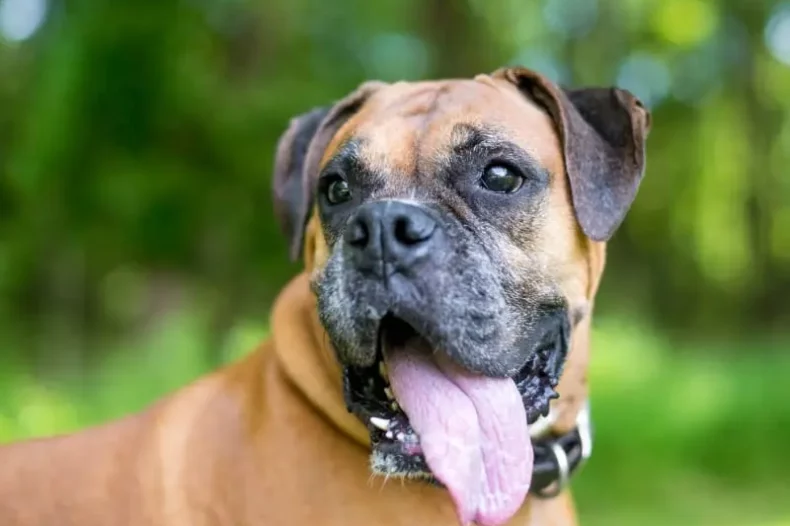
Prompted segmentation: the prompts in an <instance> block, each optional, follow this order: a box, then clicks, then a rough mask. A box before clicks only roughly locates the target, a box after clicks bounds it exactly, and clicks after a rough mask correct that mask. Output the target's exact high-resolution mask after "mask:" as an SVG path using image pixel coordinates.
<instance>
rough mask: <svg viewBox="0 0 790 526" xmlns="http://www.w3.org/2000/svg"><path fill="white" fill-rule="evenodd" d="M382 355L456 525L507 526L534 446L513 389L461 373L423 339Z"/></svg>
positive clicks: (522, 492) (506, 382) (503, 381)
mask: <svg viewBox="0 0 790 526" xmlns="http://www.w3.org/2000/svg"><path fill="white" fill-rule="evenodd" d="M385 358H386V360H387V368H388V370H389V377H390V383H391V384H392V388H393V389H394V391H395V396H396V398H397V399H398V402H399V403H400V405H401V407H402V408H403V410H404V411H405V412H406V415H407V416H408V417H409V421H410V422H411V425H412V427H413V428H414V430H415V431H416V433H417V435H418V436H419V438H420V445H421V446H422V450H423V453H424V455H425V460H426V462H427V463H428V466H429V467H430V468H431V471H432V472H433V474H434V476H435V477H436V478H437V479H438V480H439V481H441V482H442V483H443V484H444V485H445V486H446V487H447V489H448V490H449V491H450V495H451V496H452V499H453V501H454V502H455V506H456V509H457V513H458V517H459V518H460V520H461V522H462V523H463V524H465V525H466V524H469V523H470V522H471V521H475V522H477V523H478V524H480V525H484V526H489V525H491V526H495V525H500V524H503V523H505V522H507V521H508V520H509V519H510V518H511V517H512V516H513V515H514V514H515V513H516V512H517V511H518V509H519V508H520V507H521V505H522V503H523V502H524V498H525V497H526V495H527V491H528V490H529V484H530V481H531V478H532V462H533V453H532V442H531V441H530V437H529V429H528V427H527V418H526V415H525V412H524V406H523V403H522V401H521V396H520V395H519V393H518V390H517V389H516V384H515V383H514V382H513V380H511V379H509V378H487V377H484V376H479V375H475V374H472V373H469V372H466V371H464V370H462V369H461V368H460V367H458V366H456V365H454V364H453V363H451V362H450V361H449V359H447V358H445V357H444V356H443V355H441V354H440V353H436V354H434V353H432V352H431V351H430V349H427V348H425V344H424V342H422V343H420V344H418V343H417V342H415V341H412V342H410V344H409V346H408V347H405V348H399V349H396V350H394V351H393V350H392V349H390V350H387V352H386V356H385Z"/></svg>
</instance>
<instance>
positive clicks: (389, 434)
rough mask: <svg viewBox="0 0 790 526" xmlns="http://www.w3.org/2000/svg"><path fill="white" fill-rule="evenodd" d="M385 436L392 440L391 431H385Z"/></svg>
mask: <svg viewBox="0 0 790 526" xmlns="http://www.w3.org/2000/svg"><path fill="white" fill-rule="evenodd" d="M385 436H386V437H387V438H389V439H390V440H392V436H393V435H392V431H387V434H386V435H385Z"/></svg>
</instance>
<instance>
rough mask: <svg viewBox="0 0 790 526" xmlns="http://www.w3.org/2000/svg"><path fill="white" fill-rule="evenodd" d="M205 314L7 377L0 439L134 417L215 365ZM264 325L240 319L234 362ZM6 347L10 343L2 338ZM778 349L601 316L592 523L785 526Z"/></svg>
mask: <svg viewBox="0 0 790 526" xmlns="http://www.w3.org/2000/svg"><path fill="white" fill-rule="evenodd" d="M204 326H205V325H204V324H203V323H202V320H201V319H200V317H199V316H195V315H189V314H182V315H179V316H176V317H173V318H171V319H168V320H166V321H165V323H163V324H162V326H161V327H160V329H159V330H157V331H155V332H153V333H152V334H150V335H148V337H146V338H145V339H144V341H136V342H116V346H115V347H116V348H115V349H112V351H114V352H112V353H110V355H111V356H112V357H111V358H108V359H107V360H106V361H105V362H104V363H103V365H102V366H101V367H100V368H99V369H98V370H97V371H96V372H95V373H92V374H91V375H89V376H87V377H79V378H72V379H70V380H68V379H67V380H62V381H59V382H52V383H48V384H42V383H41V382H37V381H35V380H34V379H33V378H31V377H30V376H29V375H27V374H25V373H23V372H21V371H20V370H19V369H16V368H13V367H10V365H9V366H6V367H3V368H2V369H0V442H2V441H9V440H14V439H20V438H25V437H33V436H41V435H48V434H53V433H60V432H65V431H71V430H75V429H78V428H80V427H83V426H86V425H91V424H95V423H99V422H102V421H105V420H107V419H109V418H113V417H117V416H120V415H123V414H125V413H128V412H131V411H135V410H138V409H140V408H142V407H144V406H146V405H147V404H149V403H151V402H152V401H153V400H155V399H156V398H158V397H160V396H161V395H163V394H165V393H168V392H170V391H172V390H174V389H177V388H178V387H180V386H182V385H184V384H186V383H187V382H189V381H190V380H192V379H194V378H196V377H197V376H199V375H200V374H202V373H204V372H206V371H208V370H209V369H210V366H209V364H208V363H207V362H205V361H204V360H203V359H202V358H201V357H204V356H206V353H205V352H204V351H205V349H203V348H202V343H201V342H204V341H206V340H207V339H206V337H205V333H204V331H203V329H202V327H204ZM265 335H266V330H265V329H264V328H263V327H262V326H261V324H259V323H246V324H240V325H239V326H237V327H236V329H235V330H234V331H233V333H232V336H231V338H230V340H229V341H228V343H227V346H226V349H224V351H225V355H226V356H227V357H228V359H234V358H236V357H238V356H240V355H242V354H244V353H245V352H248V351H249V350H250V349H252V347H253V346H254V345H255V343H256V342H258V341H259V340H260V339H261V338H263V337H265ZM3 343H4V344H5V345H4V347H6V348H9V347H8V345H10V343H11V342H3ZM786 343H787V342H785V344H784V345H782V344H781V343H777V344H773V345H765V344H762V345H756V344H755V345H748V344H744V343H740V344H730V345H721V346H716V345H708V347H709V348H708V349H704V350H703V351H702V352H700V349H699V346H698V345H697V346H696V348H694V349H692V348H691V347H686V348H683V347H676V346H673V345H671V344H670V343H669V342H668V341H667V340H665V339H662V338H661V337H660V336H659V335H658V334H656V333H655V332H652V331H650V330H647V329H644V328H643V327H641V326H640V325H639V324H638V323H627V322H625V321H623V320H617V319H613V318H612V319H602V320H598V323H597V325H596V329H595V332H594V337H593V349H594V353H593V361H592V368H591V374H590V379H591V383H592V389H593V399H592V403H593V418H594V424H595V448H594V454H593V458H592V460H591V462H590V463H589V464H588V465H587V466H586V467H585V468H584V469H583V470H582V472H581V473H580V474H579V475H578V477H577V478H576V479H575V480H574V490H575V493H576V498H577V504H578V508H579V512H580V515H581V518H582V522H583V524H585V525H586V526H597V525H601V526H603V525H607V526H609V525H617V524H639V525H644V526H651V525H653V524H655V525H659V524H661V525H667V524H683V525H701V526H702V525H705V526H706V525H711V526H712V525H714V524H715V525H716V526H727V525H733V526H735V525H743V524H749V525H754V526H790V500H788V498H787V497H788V496H790V477H788V476H787V473H788V471H790V455H788V454H787V449H788V445H790V411H789V410H788V407H787V405H788V404H789V403H790V387H788V386H789V385H790V383H789V381H788V379H789V378H790V354H789V353H786V352H784V353H783V352H781V350H782V349H787V348H788V347H790V346H788V345H787V344H786Z"/></svg>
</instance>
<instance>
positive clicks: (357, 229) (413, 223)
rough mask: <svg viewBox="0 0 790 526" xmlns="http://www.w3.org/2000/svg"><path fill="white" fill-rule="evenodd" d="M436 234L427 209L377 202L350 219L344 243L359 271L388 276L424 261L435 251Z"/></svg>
mask: <svg viewBox="0 0 790 526" xmlns="http://www.w3.org/2000/svg"><path fill="white" fill-rule="evenodd" d="M436 232H437V224H436V220H435V219H434V218H433V216H432V214H431V212H430V211H429V210H427V209H425V208H424V207H422V206H419V205H413V204H409V203H404V202H402V201H376V202H373V203H367V204H365V205H362V206H361V207H359V209H358V210H357V211H356V212H355V213H354V214H353V215H352V216H351V218H350V219H349V221H348V224H347V226H346V234H345V242H346V247H347V250H348V254H349V256H350V257H351V258H352V260H353V262H354V264H355V265H356V266H357V268H359V269H360V270H364V271H368V272H372V273H375V274H381V275H382V276H383V277H385V276H388V275H389V274H391V273H392V272H395V271H401V272H403V271H407V270H409V269H411V268H413V267H414V266H415V265H417V264H418V263H420V262H422V261H424V260H425V259H426V258H427V257H428V256H429V255H430V254H431V251H432V249H434V248H435V244H436V239H437V238H438V237H439V236H437V235H436Z"/></svg>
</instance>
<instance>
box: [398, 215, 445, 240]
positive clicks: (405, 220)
mask: <svg viewBox="0 0 790 526" xmlns="http://www.w3.org/2000/svg"><path fill="white" fill-rule="evenodd" d="M435 228H436V224H435V223H434V222H433V221H431V220H430V219H428V218H425V219H424V220H414V219H412V218H410V217H407V216H403V217H399V218H397V219H396V220H395V224H394V230H395V239H397V240H398V241H400V242H401V243H403V244H407V245H411V244H416V243H421V242H423V241H425V240H427V239H428V238H430V237H431V235H432V234H433V231H434V229H435Z"/></svg>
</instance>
